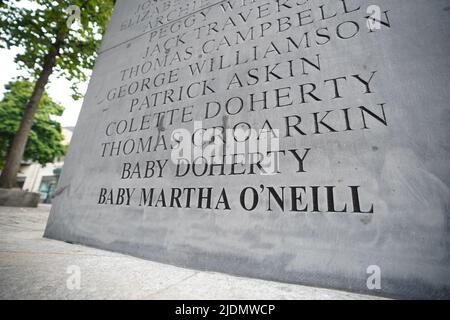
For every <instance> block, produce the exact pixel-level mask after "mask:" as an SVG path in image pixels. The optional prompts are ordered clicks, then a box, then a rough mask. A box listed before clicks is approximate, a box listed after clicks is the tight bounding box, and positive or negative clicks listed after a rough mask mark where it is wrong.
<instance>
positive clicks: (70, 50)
mask: <svg viewBox="0 0 450 320" xmlns="http://www.w3.org/2000/svg"><path fill="white" fill-rule="evenodd" d="M24 2H27V3H28V2H30V1H20V0H0V48H8V49H9V48H12V47H19V48H22V49H23V52H22V53H21V54H19V55H17V57H16V59H15V62H16V63H17V64H18V65H19V66H20V68H23V69H26V70H27V71H29V72H30V76H31V78H33V79H36V78H37V77H38V76H39V74H40V72H41V71H42V67H43V62H44V59H45V56H46V54H47V53H48V52H49V50H50V47H51V46H52V44H54V43H55V41H56V39H57V38H62V39H64V40H63V44H62V46H61V50H60V55H59V57H58V59H57V61H56V68H55V71H56V73H57V75H58V76H63V77H66V78H67V79H68V80H69V81H74V80H75V81H77V82H80V81H85V80H86V70H90V69H92V68H93V65H94V61H95V54H96V52H97V50H98V48H99V45H100V40H101V38H102V34H103V33H104V31H105V29H106V25H107V23H108V20H109V17H110V14H111V12H112V9H113V7H114V2H115V1H114V0H58V1H55V0H34V1H31V2H32V8H31V9H30V8H25V7H24ZM73 5H75V6H78V7H79V8H80V23H78V25H77V23H75V24H73V25H72V26H71V27H70V28H69V26H68V24H67V22H68V21H69V20H70V19H72V20H73V18H71V17H73V13H74V11H72V12H70V11H69V10H68V8H69V7H70V6H73ZM26 7H29V4H28V5H27V6H26ZM73 89H74V93H75V94H74V98H79V97H80V95H79V93H78V91H77V90H76V86H75V87H73Z"/></svg>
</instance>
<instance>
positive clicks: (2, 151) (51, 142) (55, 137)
mask: <svg viewBox="0 0 450 320" xmlns="http://www.w3.org/2000/svg"><path fill="white" fill-rule="evenodd" d="M33 86H34V85H33V83H31V82H29V81H27V80H18V81H12V82H10V83H8V84H7V85H6V86H5V88H6V93H5V96H4V98H3V100H2V101H0V168H2V167H3V165H4V162H5V160H6V155H7V153H8V151H9V149H10V146H11V143H12V140H13V139H14V135H15V133H16V131H17V129H18V128H19V125H20V122H21V120H22V115H23V113H24V110H25V106H26V104H27V102H28V100H29V99H30V96H31V94H32V92H33ZM63 112H64V107H63V106H61V105H60V104H58V103H56V102H54V101H53V100H52V99H51V98H50V97H49V96H48V95H47V93H44V95H43V97H42V100H41V102H40V104H39V108H38V111H37V114H36V116H35V118H34V120H33V126H32V129H31V133H30V136H29V139H28V143H27V146H26V149H25V154H24V159H26V160H32V161H33V162H38V163H40V164H42V165H45V164H46V163H50V162H53V161H54V160H55V159H58V158H61V157H63V156H64V155H65V153H66V146H64V145H63V144H62V143H63V141H64V136H63V133H62V128H61V124H60V123H59V122H58V121H55V120H52V119H51V116H61V115H62V114H63Z"/></svg>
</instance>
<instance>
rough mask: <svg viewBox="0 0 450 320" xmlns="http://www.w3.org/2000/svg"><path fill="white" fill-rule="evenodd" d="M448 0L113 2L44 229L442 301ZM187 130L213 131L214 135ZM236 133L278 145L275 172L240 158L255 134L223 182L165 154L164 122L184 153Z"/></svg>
mask: <svg viewBox="0 0 450 320" xmlns="http://www.w3.org/2000/svg"><path fill="white" fill-rule="evenodd" d="M167 4H169V5H170V6H168V5H167ZM449 8H450V3H449V1H447V0H434V1H423V0H398V1H387V0H377V1H368V0H367V1H366V0H364V1H352V0H346V1H329V2H326V3H324V4H322V3H317V2H315V1H301V2H300V1H293V0H290V1H289V0H287V1H275V0H267V1H262V0H255V1H238V0H236V1H232V0H230V1H217V2H215V1H195V2H194V1H183V0H180V1H161V2H160V1H158V2H156V3H154V2H153V1H118V3H117V5H116V8H115V11H114V14H113V17H112V20H111V23H110V26H109V29H108V32H107V34H106V36H105V39H104V41H103V45H102V48H101V49H100V53H99V57H98V59H97V62H96V66H95V68H94V72H93V76H92V79H91V82H90V85H89V89H88V92H87V94H86V96H85V101H84V106H83V109H82V112H81V115H80V118H79V122H78V125H77V128H76V130H75V134H74V136H73V139H72V143H71V146H70V150H69V154H68V156H67V158H66V162H65V167H64V170H63V174H62V177H61V180H60V185H59V191H58V197H57V198H56V199H55V202H54V206H53V209H52V212H51V215H50V218H49V221H48V225H47V229H46V232H45V235H46V237H49V238H52V239H59V240H64V241H69V242H73V243H80V244H86V245H90V246H94V247H98V248H102V249H108V250H113V251H119V252H124V253H128V254H131V255H135V256H138V257H144V258H147V259H150V260H154V261H160V262H164V263H170V264H174V265H177V266H183V267H189V268H195V269H199V270H208V271H219V272H225V273H231V274H236V275H241V276H250V277H256V278H262V279H268V280H276V281H284V282H290V283H298V284H307V285H313V286H320V287H328V288H338V289H344V290H351V291H355V292H362V293H371V294H374V293H375V294H379V295H385V296H393V297H397V296H400V297H408V298H449V297H450V293H449V288H450V268H449V259H450V258H449V243H450V242H449V240H450V238H449V223H448V208H449V199H450V191H449V182H450V174H449V172H450V171H449V166H450V162H449V161H448V159H449V150H450V149H449V147H448V137H449V126H448V123H449V120H450V117H449V102H448V101H450V92H449V90H448V84H449V83H450V81H449V80H450V75H449V70H450V59H449V54H450V45H449V43H450V41H449V40H450V29H449V28H448V17H449ZM149 10H150V11H149ZM147 12H148V14H147ZM367 17H371V19H368V18H367ZM197 66H198V67H199V68H201V69H202V71H201V72H200V73H198V72H196V71H195V70H199V69H197ZM264 98H265V99H266V103H265V104H264V103H262V102H261V100H262V99H264ZM252 103H253V104H252ZM219 106H220V108H219ZM200 125H201V127H202V128H212V127H218V128H219V129H218V130H217V131H215V132H214V134H213V136H215V139H212V138H211V137H208V136H207V134H210V133H211V131H202V130H199V128H200ZM248 127H250V128H252V129H254V130H261V129H265V130H266V131H269V132H270V133H273V134H274V136H276V137H277V138H279V139H278V141H279V150H281V151H282V152H281V151H280V152H276V153H273V154H276V155H278V156H279V158H278V160H279V162H276V161H275V162H272V164H278V166H276V167H275V168H276V169H275V170H274V171H272V172H265V170H263V169H261V168H260V167H259V166H258V165H257V163H254V162H253V163H252V162H251V161H250V159H249V158H248V155H249V153H251V152H254V151H255V150H253V149H251V148H252V147H255V145H256V146H257V147H258V148H259V149H257V150H258V151H259V152H262V151H261V150H262V149H261V145H260V144H258V142H257V141H252V142H253V144H252V145H250V146H246V149H244V151H243V152H242V153H243V155H244V156H247V158H245V162H244V163H240V162H241V160H240V159H239V158H237V157H235V158H231V159H226V160H228V162H227V163H226V165H224V166H223V170H224V172H223V174H221V169H222V168H221V167H220V166H219V165H218V164H217V163H216V166H214V167H211V166H209V167H206V171H205V174H204V175H202V171H203V168H204V167H202V166H201V165H198V166H195V167H194V166H193V165H192V163H189V164H190V167H189V168H188V169H190V170H189V171H187V172H184V169H186V168H187V166H184V165H178V164H179V163H178V162H177V159H174V157H175V156H176V152H175V151H178V149H177V146H178V145H182V143H181V142H180V141H181V140H180V139H178V138H177V137H175V139H171V138H173V137H172V134H173V133H174V132H175V133H179V134H180V133H183V132H184V133H187V135H188V136H187V137H185V138H186V139H185V140H184V141H189V139H190V138H192V136H189V134H191V135H193V133H194V132H196V135H193V137H194V138H201V139H202V141H198V140H195V139H194V142H195V145H197V146H202V147H198V148H197V149H195V150H192V149H189V148H187V149H185V150H184V151H190V152H192V153H193V155H194V156H196V155H197V154H195V152H196V151H198V149H201V151H203V152H204V151H206V150H205V149H204V148H206V149H207V148H208V147H211V146H217V144H218V143H220V141H225V142H226V143H227V144H229V143H231V142H232V141H233V140H234V139H233V137H234V138H239V137H238V136H237V135H238V133H239V132H238V131H237V130H235V131H234V132H232V134H234V135H235V136H233V135H232V136H230V137H227V136H226V134H222V131H223V130H225V129H245V128H248ZM183 130H184V131H183ZM199 132H203V133H205V132H206V134H205V135H203V136H201V135H199V134H198V133H199ZM241 133H242V131H241ZM259 133H260V132H259ZM241 138H242V137H241ZM187 146H188V147H192V144H191V143H188V144H187ZM244 147H245V146H244ZM271 147H272V148H275V147H276V144H275V145H271ZM219 151H220V150H219ZM271 151H278V149H271ZM238 153H239V152H238V151H234V152H231V154H232V155H233V154H238ZM185 155H186V154H185ZM228 155H230V153H228ZM265 155H266V156H268V154H267V153H266V154H265ZM266 158H267V157H266ZM266 158H264V159H266ZM274 160H276V158H274ZM260 165H261V164H260ZM161 168H162V169H161ZM193 168H195V169H196V171H193ZM211 169H212V170H213V171H212V174H210V173H211V171H210V170H211ZM270 173H272V174H270ZM189 188H194V189H192V192H193V193H192V194H191V197H190V198H189V192H191V191H189V190H191V189H189ZM209 188H212V189H209ZM209 191H211V199H210V200H211V202H210V203H209V202H208V201H207V199H206V200H205V199H204V198H202V197H201V195H203V196H208V194H209V193H208V192H209ZM151 192H153V197H151ZM163 193H164V194H163ZM225 196H226V198H225ZM255 199H256V200H258V201H255V203H254V204H255V206H254V207H253V206H252V205H253V200H255ZM189 200H190V201H189ZM228 209H229V210H228Z"/></svg>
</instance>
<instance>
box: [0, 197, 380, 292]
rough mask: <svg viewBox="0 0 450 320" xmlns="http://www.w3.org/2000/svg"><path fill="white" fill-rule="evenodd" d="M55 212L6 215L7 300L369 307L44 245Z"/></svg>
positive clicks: (1, 250)
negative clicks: (299, 302)
mask: <svg viewBox="0 0 450 320" xmlns="http://www.w3.org/2000/svg"><path fill="white" fill-rule="evenodd" d="M49 211H50V206H46V205H41V206H40V207H39V208H37V209H25V208H8V207H0V299H1V300H10V299H19V300H24V299H25V300H28V299H38V300H43V299H52V300H61V299H64V300H66V299H102V300H104V299H108V300H115V299H146V300H161V299H170V300H180V299H183V300H184V299H187V300H197V299H201V300H210V299H219V300H229V299H236V300H242V299H245V300H247V299H248V300H255V299H257V300H267V299H274V300H285V299H292V300H317V299H320V300H323V299H327V300H349V299H355V300H369V299H380V298H378V297H372V296H367V295H360V294H354V293H348V292H344V291H337V290H329V289H322V288H313V287H306V286H300V285H293V284H285V283H278V282H272V281H264V280H257V279H249V278H241V277H235V276H230V275H226V274H221V273H214V272H204V271H196V270H191V269H185V268H179V267H175V266H171V265H165V264H161V263H157V262H152V261H147V260H143V259H139V258H135V257H131V256H127V255H123V254H119V253H113V252H109V251H103V250H98V249H93V248H89V247H84V246H80V245H73V244H68V243H65V242H60V241H54V240H49V239H44V238H43V237H42V236H43V233H44V228H45V225H46V222H47V218H48V214H49Z"/></svg>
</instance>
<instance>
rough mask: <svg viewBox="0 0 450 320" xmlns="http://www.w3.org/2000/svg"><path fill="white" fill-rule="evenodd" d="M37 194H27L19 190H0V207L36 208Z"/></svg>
mask: <svg viewBox="0 0 450 320" xmlns="http://www.w3.org/2000/svg"><path fill="white" fill-rule="evenodd" d="M39 200H40V195H39V193H34V192H27V191H23V190H20V189H0V206H2V207H27V208H37V206H38V205H39Z"/></svg>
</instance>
